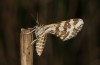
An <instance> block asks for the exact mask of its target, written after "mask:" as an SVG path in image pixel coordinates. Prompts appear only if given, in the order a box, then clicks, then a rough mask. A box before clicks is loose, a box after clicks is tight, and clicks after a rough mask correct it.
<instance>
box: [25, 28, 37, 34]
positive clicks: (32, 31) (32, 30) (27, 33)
mask: <svg viewBox="0 0 100 65" xmlns="http://www.w3.org/2000/svg"><path fill="white" fill-rule="evenodd" d="M36 28H37V26H35V27H33V30H32V31H30V32H28V33H24V34H30V33H32V32H34V31H35V30H36Z"/></svg>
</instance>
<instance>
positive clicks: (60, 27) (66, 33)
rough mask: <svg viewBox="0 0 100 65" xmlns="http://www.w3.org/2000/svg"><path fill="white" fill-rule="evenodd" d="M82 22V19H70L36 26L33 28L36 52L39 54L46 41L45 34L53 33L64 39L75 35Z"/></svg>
mask: <svg viewBox="0 0 100 65" xmlns="http://www.w3.org/2000/svg"><path fill="white" fill-rule="evenodd" d="M83 24H84V22H83V20H82V19H70V20H66V21H61V22H60V23H57V24H49V25H45V26H37V28H36V29H35V35H36V40H37V41H36V52H37V54H38V55H39V56H41V54H42V52H43V49H44V46H45V43H46V39H47V34H54V35H56V36H57V37H60V39H61V40H63V41H66V40H68V39H71V38H73V37H75V36H76V35H77V33H78V32H79V31H80V30H81V29H82V27H83ZM32 44H33V43H32Z"/></svg>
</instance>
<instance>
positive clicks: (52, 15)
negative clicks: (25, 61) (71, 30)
mask: <svg viewBox="0 0 100 65" xmlns="http://www.w3.org/2000/svg"><path fill="white" fill-rule="evenodd" d="M37 13H38V18H39V23H40V24H43V25H47V24H51V23H57V22H60V21H62V20H68V19H72V18H82V19H83V20H84V23H85V24H84V27H83V29H82V31H81V32H80V33H79V34H78V35H77V36H76V37H75V38H72V39H70V40H68V41H65V42H62V41H61V40H60V39H59V38H57V37H56V36H54V35H51V34H48V38H47V42H46V45H45V48H44V51H43V54H42V56H40V57H39V56H37V54H36V51H35V50H34V65H100V0H1V1H0V65H20V30H21V28H28V27H31V28H32V27H34V26H35V25H37V24H36V16H37Z"/></svg>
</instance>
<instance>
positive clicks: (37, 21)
mask: <svg viewBox="0 0 100 65" xmlns="http://www.w3.org/2000/svg"><path fill="white" fill-rule="evenodd" d="M36 23H37V24H38V25H39V20H38V13H37V17H36Z"/></svg>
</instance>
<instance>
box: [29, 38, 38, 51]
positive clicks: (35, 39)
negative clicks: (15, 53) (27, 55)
mask: <svg viewBox="0 0 100 65" xmlns="http://www.w3.org/2000/svg"><path fill="white" fill-rule="evenodd" d="M37 40H38V39H35V40H33V41H32V42H31V45H29V46H28V47H27V49H28V48H29V47H30V46H32V45H33V44H34V43H35V42H36V41H37Z"/></svg>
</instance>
